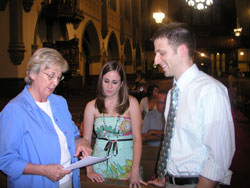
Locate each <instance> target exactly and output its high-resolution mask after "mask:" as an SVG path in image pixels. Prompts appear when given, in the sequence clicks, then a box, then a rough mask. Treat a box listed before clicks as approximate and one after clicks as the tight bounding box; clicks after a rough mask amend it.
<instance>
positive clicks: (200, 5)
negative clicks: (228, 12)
mask: <svg viewBox="0 0 250 188" xmlns="http://www.w3.org/2000/svg"><path fill="white" fill-rule="evenodd" d="M186 2H187V4H188V5H189V6H191V7H194V8H195V9H198V10H203V9H206V8H207V7H208V6H210V5H212V4H213V0H186Z"/></svg>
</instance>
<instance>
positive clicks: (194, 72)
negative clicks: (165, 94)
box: [174, 64, 200, 91]
mask: <svg viewBox="0 0 250 188" xmlns="http://www.w3.org/2000/svg"><path fill="white" fill-rule="evenodd" d="M199 72H200V71H199V69H198V67H197V65H196V64H193V65H192V66H191V67H190V68H189V69H187V70H186V71H185V72H184V73H183V74H182V75H181V76H180V78H179V79H178V81H176V79H175V78H174V84H176V85H177V87H178V88H179V90H180V91H182V90H183V89H184V88H185V87H186V86H187V85H188V84H189V83H190V82H191V81H192V80H193V79H194V78H195V77H197V76H198V74H199Z"/></svg>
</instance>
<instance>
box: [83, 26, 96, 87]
mask: <svg viewBox="0 0 250 188" xmlns="http://www.w3.org/2000/svg"><path fill="white" fill-rule="evenodd" d="M82 57H83V58H82V61H83V66H85V67H84V71H83V72H84V78H85V83H86V84H89V83H90V80H88V79H89V78H90V70H89V67H90V66H89V64H90V63H93V62H99V61H100V41H99V37H98V34H97V31H96V27H95V25H94V24H93V22H92V21H89V22H88V23H87V24H86V27H85V29H84V31H83V34H82Z"/></svg>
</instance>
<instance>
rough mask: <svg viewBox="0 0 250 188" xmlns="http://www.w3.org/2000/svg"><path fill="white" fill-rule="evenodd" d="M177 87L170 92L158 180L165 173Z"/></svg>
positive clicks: (174, 115) (174, 114)
mask: <svg viewBox="0 0 250 188" xmlns="http://www.w3.org/2000/svg"><path fill="white" fill-rule="evenodd" d="M178 91H179V89H178V87H177V86H176V84H174V87H173V88H172V91H171V103H170V107H169V112H168V119H167V123H166V125H165V132H164V139H163V142H162V146H161V152H160V158H159V161H158V166H157V174H158V177H159V179H161V178H163V177H164V176H165V175H166V173H167V168H166V166H167V159H168V154H169V150H170V141H171V138H172V133H173V129H174V123H175V119H176V111H177V106H178Z"/></svg>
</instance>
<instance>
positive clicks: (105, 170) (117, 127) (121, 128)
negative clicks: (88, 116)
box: [93, 115, 133, 179]
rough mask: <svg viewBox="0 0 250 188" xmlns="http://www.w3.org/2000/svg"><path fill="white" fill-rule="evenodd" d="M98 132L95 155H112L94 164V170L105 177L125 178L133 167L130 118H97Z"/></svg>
mask: <svg viewBox="0 0 250 188" xmlns="http://www.w3.org/2000/svg"><path fill="white" fill-rule="evenodd" d="M94 129H95V132H96V134H97V138H96V143H95V146H94V151H93V156H98V157H106V156H111V157H110V158H109V159H108V160H107V161H104V162H101V163H97V164H95V165H93V168H94V171H95V172H97V173H99V174H101V175H102V176H103V177H104V178H111V179H124V178H125V177H127V176H128V174H129V173H130V171H131V168H132V160H133V139H132V128H131V120H130V118H125V117H104V116H103V115H102V117H99V118H95V121H94Z"/></svg>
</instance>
